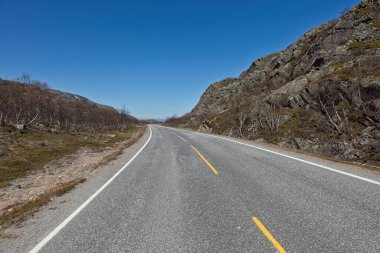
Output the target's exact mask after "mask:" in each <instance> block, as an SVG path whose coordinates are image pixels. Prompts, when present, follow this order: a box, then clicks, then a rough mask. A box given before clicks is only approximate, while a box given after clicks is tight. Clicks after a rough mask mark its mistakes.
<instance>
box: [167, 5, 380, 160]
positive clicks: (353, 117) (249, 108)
mask: <svg viewBox="0 0 380 253" xmlns="http://www.w3.org/2000/svg"><path fill="white" fill-rule="evenodd" d="M204 122H208V124H207V131H212V132H215V133H218V134H225V135H232V136H237V137H241V138H247V139H264V140H266V141H268V142H272V143H277V144H280V145H284V146H287V147H293V148H299V149H303V150H307V151H312V152H317V153H322V154H324V155H328V156H333V157H337V158H340V159H347V160H355V161H359V162H369V163H372V164H377V165H379V164H380V129H379V126H380V1H378V0H363V1H362V2H361V3H360V4H358V5H357V6H355V7H354V8H353V9H352V10H350V11H347V12H345V13H344V14H343V15H342V16H341V17H340V18H339V19H337V20H334V21H331V22H328V23H326V24H323V25H321V26H319V27H316V28H314V29H312V30H311V31H309V32H307V33H306V34H304V35H303V36H302V37H301V38H300V39H299V40H297V41H296V42H294V43H293V44H292V45H290V46H289V47H288V48H286V49H285V50H283V51H282V52H278V53H274V54H271V55H268V56H266V57H263V58H261V59H258V60H256V61H254V62H253V63H252V65H251V66H250V67H249V68H248V69H247V70H246V71H244V72H243V73H242V74H241V75H240V76H239V77H238V78H227V79H225V80H222V81H220V82H216V83H214V84H212V85H211V86H209V87H208V89H207V90H206V91H205V92H204V94H203V95H202V97H201V98H200V101H199V103H198V104H197V105H196V106H195V108H194V109H193V110H192V111H191V112H190V113H188V114H186V115H184V116H183V117H181V118H179V119H177V120H173V119H172V120H171V122H170V123H171V124H177V125H178V124H181V125H183V126H186V127H194V128H198V127H199V126H201V128H202V129H203V128H204V125H205V123H204ZM202 123H203V124H202Z"/></svg>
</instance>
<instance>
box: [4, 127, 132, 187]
mask: <svg viewBox="0 0 380 253" xmlns="http://www.w3.org/2000/svg"><path fill="white" fill-rule="evenodd" d="M135 130H136V127H129V128H127V129H124V130H118V131H112V132H95V133H89V132H80V133H67V132H48V131H45V130H40V129H29V130H28V132H26V133H20V132H19V131H17V130H14V129H12V128H9V127H0V188H2V187H6V186H8V185H10V182H11V181H12V180H14V179H16V178H18V177H23V176H25V175H27V174H28V173H30V172H33V171H37V170H42V169H43V168H44V166H45V165H46V164H47V163H49V162H50V161H53V160H57V159H60V158H62V157H64V156H67V155H70V154H74V153H75V152H76V151H77V150H79V149H80V148H91V149H102V148H105V147H113V146H115V145H116V144H118V143H120V142H122V141H126V140H128V139H130V138H131V136H132V134H133V133H134V131H135ZM1 153H2V154H1Z"/></svg>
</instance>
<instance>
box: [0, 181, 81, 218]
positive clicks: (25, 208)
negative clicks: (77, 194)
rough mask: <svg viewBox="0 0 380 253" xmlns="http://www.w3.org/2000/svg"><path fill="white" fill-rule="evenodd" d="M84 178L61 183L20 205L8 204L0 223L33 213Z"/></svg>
mask: <svg viewBox="0 0 380 253" xmlns="http://www.w3.org/2000/svg"><path fill="white" fill-rule="evenodd" d="M85 181H86V179H85V178H81V179H77V180H74V181H71V182H68V183H66V184H62V185H60V186H59V187H57V188H55V189H53V190H51V191H49V192H47V193H45V194H44V195H42V196H38V197H36V198H35V199H33V200H31V201H29V202H27V203H23V204H20V205H14V206H9V207H8V208H7V209H8V212H7V213H6V214H4V215H2V216H0V224H1V225H4V224H5V225H6V224H7V223H14V222H18V221H21V220H23V219H24V218H25V217H26V216H28V215H31V214H32V213H34V212H35V211H36V210H38V208H40V207H42V206H43V205H45V204H47V203H48V202H49V201H50V199H51V198H52V197H54V196H61V195H63V194H65V193H66V192H69V191H71V190H72V189H74V188H75V187H76V186H77V185H78V184H80V183H83V182H85Z"/></svg>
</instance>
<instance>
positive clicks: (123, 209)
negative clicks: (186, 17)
mask: <svg viewBox="0 0 380 253" xmlns="http://www.w3.org/2000/svg"><path fill="white" fill-rule="evenodd" d="M151 130H152V135H151V138H150V140H149V142H148V143H147V144H146V146H145V148H144V149H142V150H141V152H140V153H139V154H138V155H137V156H136V157H135V159H134V160H133V161H131V162H130V164H129V165H128V166H126V167H125V168H124V169H123V170H122V171H120V173H119V174H118V175H117V176H115V178H114V179H113V180H112V181H109V184H108V185H107V186H106V187H104V189H102V190H101V191H98V192H97V194H96V196H94V197H93V198H92V199H90V200H89V201H88V202H87V203H86V204H85V205H84V206H83V207H82V208H81V209H80V210H78V211H77V212H76V213H75V214H73V215H72V216H71V218H70V219H69V220H67V221H66V222H65V223H64V224H62V225H61V226H60V227H58V228H56V229H55V230H54V231H53V229H54V228H52V231H53V232H52V233H51V234H50V235H48V236H47V237H45V239H44V240H43V241H42V242H41V243H40V244H39V245H37V246H36V248H35V249H34V250H35V251H38V250H39V252H276V251H278V252H301V253H305V252H380V185H379V184H376V182H377V180H378V179H377V178H372V180H373V179H374V180H375V181H366V180H363V179H361V178H355V177H352V176H351V174H347V175H344V174H341V173H337V172H334V171H331V170H328V169H326V168H323V167H318V166H315V165H313V164H307V163H305V162H302V161H298V160H294V159H291V158H288V157H284V156H281V155H277V154H274V153H270V152H267V151H265V150H259V149H256V148H253V147H250V146H246V145H242V144H239V143H235V142H231V141H228V140H225V139H220V138H216V137H213V136H206V135H201V134H196V133H191V132H187V131H183V130H176V129H169V128H163V127H159V126H151ZM343 167H344V166H343ZM332 169H336V168H332ZM337 169H338V170H339V171H346V172H345V173H351V171H348V172H347V170H345V169H344V168H337ZM358 173H359V174H358V175H359V176H362V175H360V172H358ZM369 175H371V174H368V175H367V174H366V175H365V177H364V179H365V178H368V179H371V178H369ZM42 239H43V238H41V240H42Z"/></svg>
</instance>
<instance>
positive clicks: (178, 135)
mask: <svg viewBox="0 0 380 253" xmlns="http://www.w3.org/2000/svg"><path fill="white" fill-rule="evenodd" d="M177 136H178V138H180V139H181V140H183V141H184V142H187V140H185V139H184V138H182V137H181V136H179V135H177Z"/></svg>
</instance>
